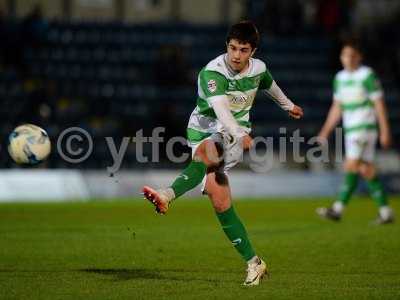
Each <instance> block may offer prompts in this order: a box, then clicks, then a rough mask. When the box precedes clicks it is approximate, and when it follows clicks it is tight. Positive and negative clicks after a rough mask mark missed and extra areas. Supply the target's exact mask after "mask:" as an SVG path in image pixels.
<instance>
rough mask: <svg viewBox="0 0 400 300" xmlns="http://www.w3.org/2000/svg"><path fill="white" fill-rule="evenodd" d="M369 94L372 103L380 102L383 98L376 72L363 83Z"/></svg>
mask: <svg viewBox="0 0 400 300" xmlns="http://www.w3.org/2000/svg"><path fill="white" fill-rule="evenodd" d="M363 84H364V87H365V88H366V90H367V92H368V97H369V99H371V100H372V101H375V100H378V99H380V98H381V97H382V96H383V90H382V85H381V82H380V80H379V78H378V76H376V74H375V72H373V71H372V72H371V73H370V74H369V75H368V76H367V78H366V79H365V80H364V82H363Z"/></svg>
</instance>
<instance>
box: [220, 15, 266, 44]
mask: <svg viewBox="0 0 400 300" xmlns="http://www.w3.org/2000/svg"><path fill="white" fill-rule="evenodd" d="M232 39H234V40H238V41H239V43H241V44H246V43H249V44H250V45H251V47H252V48H253V49H255V48H257V47H258V44H259V43H260V34H259V33H258V30H257V27H256V25H255V24H254V23H253V22H252V21H241V22H239V23H237V24H234V25H232V27H231V28H230V29H229V32H228V35H227V37H226V43H227V44H228V43H229V42H230V40H232Z"/></svg>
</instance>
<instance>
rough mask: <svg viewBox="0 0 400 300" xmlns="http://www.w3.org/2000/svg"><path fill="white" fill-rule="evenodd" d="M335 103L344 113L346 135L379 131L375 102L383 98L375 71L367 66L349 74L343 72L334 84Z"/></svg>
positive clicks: (338, 75) (339, 73)
mask: <svg viewBox="0 0 400 300" xmlns="http://www.w3.org/2000/svg"><path fill="white" fill-rule="evenodd" d="M333 90H334V95H333V98H334V100H335V101H339V102H340V106H341V108H342V111H343V127H344V130H345V133H350V132H352V133H353V132H354V133H355V132H363V131H364V132H365V131H367V130H375V131H376V129H377V120H376V115H375V109H374V101H375V100H377V99H379V98H381V97H382V96H383V91H382V87H381V84H380V82H379V80H378V78H377V76H376V75H375V73H374V71H373V70H372V69H371V68H369V67H366V66H360V67H359V68H358V69H357V70H355V71H353V72H349V71H346V70H342V71H340V72H338V73H337V74H336V76H335V79H334V82H333Z"/></svg>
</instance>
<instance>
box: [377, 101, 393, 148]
mask: <svg viewBox="0 0 400 300" xmlns="http://www.w3.org/2000/svg"><path fill="white" fill-rule="evenodd" d="M374 103H375V111H376V116H377V118H378V124H379V141H380V143H381V146H382V147H383V148H384V149H388V148H389V147H390V146H391V144H392V137H391V133H390V125H389V121H388V115H387V109H386V105H385V101H384V99H383V98H380V99H378V100H376V101H375V102H374Z"/></svg>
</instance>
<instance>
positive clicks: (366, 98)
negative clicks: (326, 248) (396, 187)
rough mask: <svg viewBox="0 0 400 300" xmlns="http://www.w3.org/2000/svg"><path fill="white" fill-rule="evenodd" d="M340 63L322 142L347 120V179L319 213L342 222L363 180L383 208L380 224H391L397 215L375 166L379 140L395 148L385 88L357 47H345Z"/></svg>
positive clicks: (323, 129) (321, 138) (378, 219)
mask: <svg viewBox="0 0 400 300" xmlns="http://www.w3.org/2000/svg"><path fill="white" fill-rule="evenodd" d="M340 61H341V63H342V65H343V70H342V71H340V72H338V73H337V74H336V76H335V79H334V82H333V89H334V91H333V104H332V106H331V109H330V111H329V114H328V117H327V119H326V122H325V124H324V126H323V127H322V129H321V132H320V133H319V138H320V140H321V141H323V140H326V139H327V138H328V136H329V134H330V133H331V131H332V130H333V129H334V128H335V127H336V125H337V124H338V123H339V121H340V119H341V118H342V117H343V128H344V133H345V148H346V149H345V150H346V161H345V164H344V170H345V178H344V182H343V184H342V187H341V189H340V192H339V195H338V198H337V200H336V201H335V202H334V203H333V205H332V207H329V208H325V207H321V208H318V209H317V213H318V214H319V215H320V216H322V217H324V218H327V219H331V220H335V221H338V220H340V219H341V217H342V214H343V211H344V209H345V207H346V206H347V204H348V202H349V200H350V197H351V195H352V194H353V192H354V190H355V189H356V187H357V183H358V178H359V176H361V177H362V178H364V179H365V180H366V181H367V185H368V189H369V191H370V194H371V197H372V198H373V199H374V200H375V201H376V203H377V205H378V207H379V214H378V218H377V220H376V223H377V224H385V223H391V222H393V220H394V217H393V212H392V209H391V208H390V207H389V206H388V201H387V197H386V194H385V191H384V190H383V187H382V184H381V183H380V181H379V179H378V177H377V175H376V168H375V166H374V159H375V148H376V142H377V138H378V136H379V140H380V143H381V145H382V147H383V148H388V147H389V146H390V144H391V134H390V127H389V122H388V117H387V113H386V108H385V102H384V99H383V91H382V87H381V84H380V82H379V79H378V78H377V76H376V74H375V73H374V71H373V70H372V69H371V68H369V67H367V66H364V65H362V64H361V62H362V54H361V51H360V48H359V46H358V45H357V44H356V43H354V42H352V41H350V42H347V43H345V44H344V45H343V48H342V51H341V54H340Z"/></svg>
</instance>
